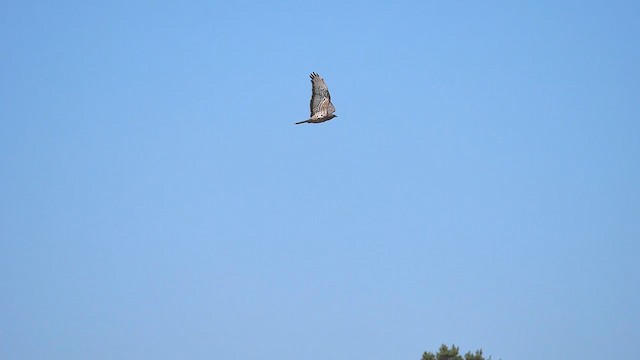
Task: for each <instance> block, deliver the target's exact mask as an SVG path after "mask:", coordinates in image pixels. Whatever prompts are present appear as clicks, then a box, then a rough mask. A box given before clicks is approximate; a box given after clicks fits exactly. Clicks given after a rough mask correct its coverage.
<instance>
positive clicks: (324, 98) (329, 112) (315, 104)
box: [296, 73, 337, 125]
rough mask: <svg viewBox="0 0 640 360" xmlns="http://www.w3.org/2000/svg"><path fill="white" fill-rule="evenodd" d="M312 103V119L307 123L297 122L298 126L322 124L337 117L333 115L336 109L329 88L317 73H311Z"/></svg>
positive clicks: (310, 105) (306, 121)
mask: <svg viewBox="0 0 640 360" xmlns="http://www.w3.org/2000/svg"><path fill="white" fill-rule="evenodd" d="M310 77H311V102H310V104H309V107H310V108H311V115H310V118H309V119H307V120H305V121H300V122H297V123H296V125H297V124H304V123H312V124H316V123H321V122H325V121H327V120H331V119H333V118H334V117H336V116H337V115H334V114H333V113H334V112H335V111H336V108H335V107H333V104H332V103H331V95H330V94H329V88H328V87H327V84H325V83H324V79H323V78H322V77H320V75H318V74H316V73H311V76H310Z"/></svg>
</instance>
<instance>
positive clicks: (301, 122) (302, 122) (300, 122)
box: [296, 119, 311, 125]
mask: <svg viewBox="0 0 640 360" xmlns="http://www.w3.org/2000/svg"><path fill="white" fill-rule="evenodd" d="M309 120H311V119H307V120H305V121H299V122H297V123H296V125H298V124H304V123H307V122H309Z"/></svg>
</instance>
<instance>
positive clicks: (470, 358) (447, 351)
mask: <svg viewBox="0 0 640 360" xmlns="http://www.w3.org/2000/svg"><path fill="white" fill-rule="evenodd" d="M422 360H485V358H484V356H482V349H480V350H476V352H475V353H472V352H471V351H468V352H467V353H466V354H464V357H463V356H462V355H460V348H459V347H457V346H455V345H453V344H452V345H451V348H449V347H447V345H445V344H442V346H440V349H439V350H438V352H437V353H436V354H434V353H432V352H427V351H425V352H424V354H422ZM486 360H491V356H489V358H488V359H486Z"/></svg>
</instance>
